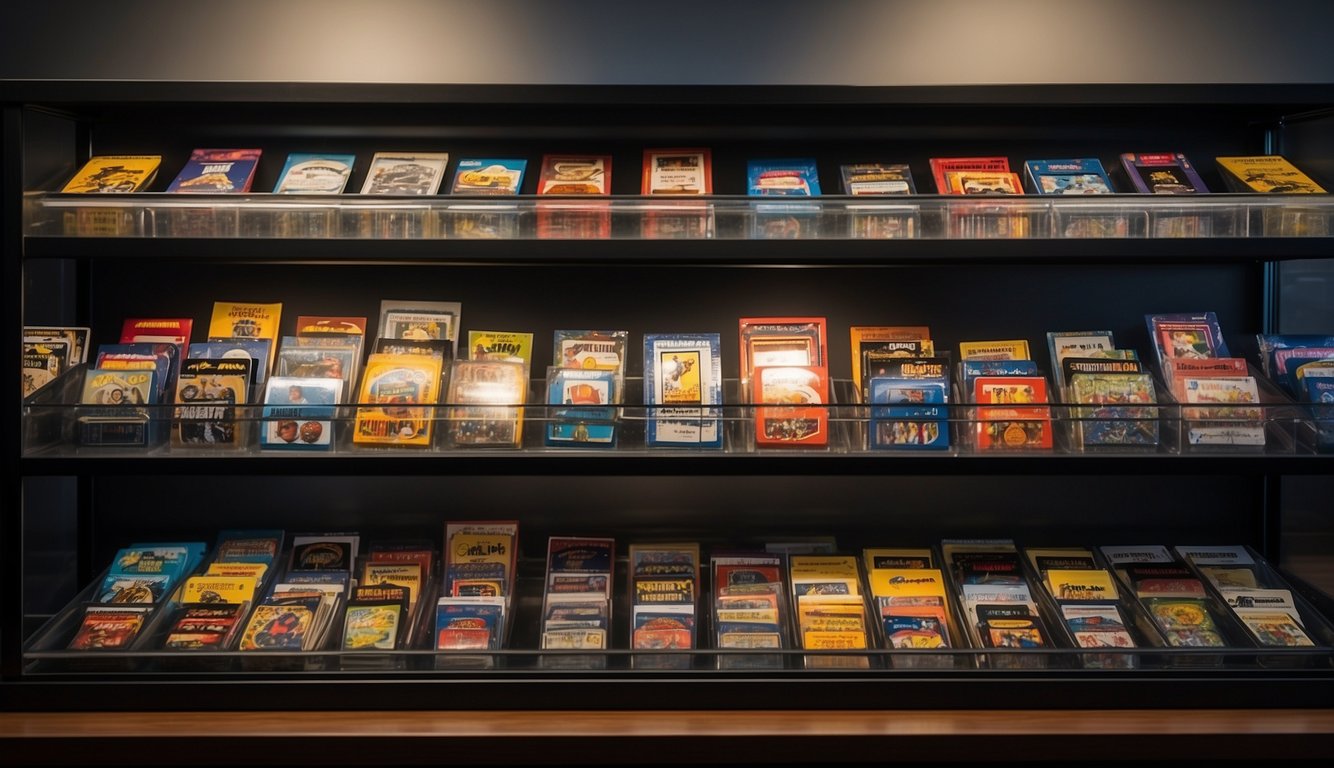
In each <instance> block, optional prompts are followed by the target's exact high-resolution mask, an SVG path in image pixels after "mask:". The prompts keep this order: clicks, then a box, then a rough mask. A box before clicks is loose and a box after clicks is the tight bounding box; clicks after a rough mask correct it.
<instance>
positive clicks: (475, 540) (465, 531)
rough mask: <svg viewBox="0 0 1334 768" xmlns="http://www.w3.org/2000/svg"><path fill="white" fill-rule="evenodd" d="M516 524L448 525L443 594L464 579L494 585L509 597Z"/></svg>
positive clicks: (480, 523)
mask: <svg viewBox="0 0 1334 768" xmlns="http://www.w3.org/2000/svg"><path fill="white" fill-rule="evenodd" d="M518 538H519V524H518V523H517V522H514V521H493V522H452V523H447V524H446V525H445V548H444V557H445V564H444V572H445V585H444V591H445V593H446V594H453V593H454V589H453V586H454V583H455V582H457V581H459V580H465V579H473V580H476V579H484V580H492V581H498V582H500V583H501V585H502V589H501V594H502V595H509V594H510V590H511V587H512V585H513V583H514V570H515V567H516V565H517V563H518Z"/></svg>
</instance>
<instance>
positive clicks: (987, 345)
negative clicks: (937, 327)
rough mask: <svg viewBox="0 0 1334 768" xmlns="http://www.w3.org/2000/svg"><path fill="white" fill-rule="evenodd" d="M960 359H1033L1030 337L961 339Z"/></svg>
mask: <svg viewBox="0 0 1334 768" xmlns="http://www.w3.org/2000/svg"><path fill="white" fill-rule="evenodd" d="M959 359H960V360H1032V359H1033V356H1032V355H1031V354H1030V353H1029V351H1028V339H1011V340H1006V341H961V342H959Z"/></svg>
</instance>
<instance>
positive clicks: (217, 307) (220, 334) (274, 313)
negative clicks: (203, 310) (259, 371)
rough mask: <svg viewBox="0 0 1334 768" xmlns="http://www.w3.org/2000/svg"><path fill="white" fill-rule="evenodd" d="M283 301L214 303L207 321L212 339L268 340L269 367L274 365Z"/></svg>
mask: <svg viewBox="0 0 1334 768" xmlns="http://www.w3.org/2000/svg"><path fill="white" fill-rule="evenodd" d="M282 313H283V305H282V302H276V303H273V304H238V303H235V302H230V301H215V302H213V316H212V318H211V319H210V321H209V324H208V337H209V338H210V339H269V340H270V341H272V342H273V343H272V344H271V345H270V346H269V359H268V360H266V361H265V365H266V366H267V367H268V369H270V370H271V369H272V368H273V355H274V353H275V352H277V349H278V333H279V327H280V321H281V319H282Z"/></svg>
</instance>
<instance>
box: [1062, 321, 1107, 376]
mask: <svg viewBox="0 0 1334 768" xmlns="http://www.w3.org/2000/svg"><path fill="white" fill-rule="evenodd" d="M1112 349H1116V342H1115V341H1113V339H1112V332H1111V331H1048V332H1047V351H1048V352H1049V353H1050V354H1051V369H1052V371H1053V372H1055V371H1059V370H1061V363H1062V362H1063V361H1064V360H1065V358H1067V357H1097V356H1098V355H1097V353H1101V352H1106V351H1108V350H1112Z"/></svg>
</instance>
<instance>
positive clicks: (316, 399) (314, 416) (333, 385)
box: [259, 376, 343, 451]
mask: <svg viewBox="0 0 1334 768" xmlns="http://www.w3.org/2000/svg"><path fill="white" fill-rule="evenodd" d="M342 392H343V382H342V380H341V379H298V378H287V377H281V376H275V377H272V378H270V379H269V381H268V389H267V391H266V392H265V395H264V408H263V411H262V412H261V416H262V419H263V420H262V422H261V430H260V438H259V444H260V447H261V448H264V449H291V450H312V451H316V450H324V451H327V450H329V449H330V448H331V447H332V446H333V431H334V430H333V427H334V424H333V418H334V411H335V405H336V404H337V403H338V401H339V398H340V396H341V395H342Z"/></svg>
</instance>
